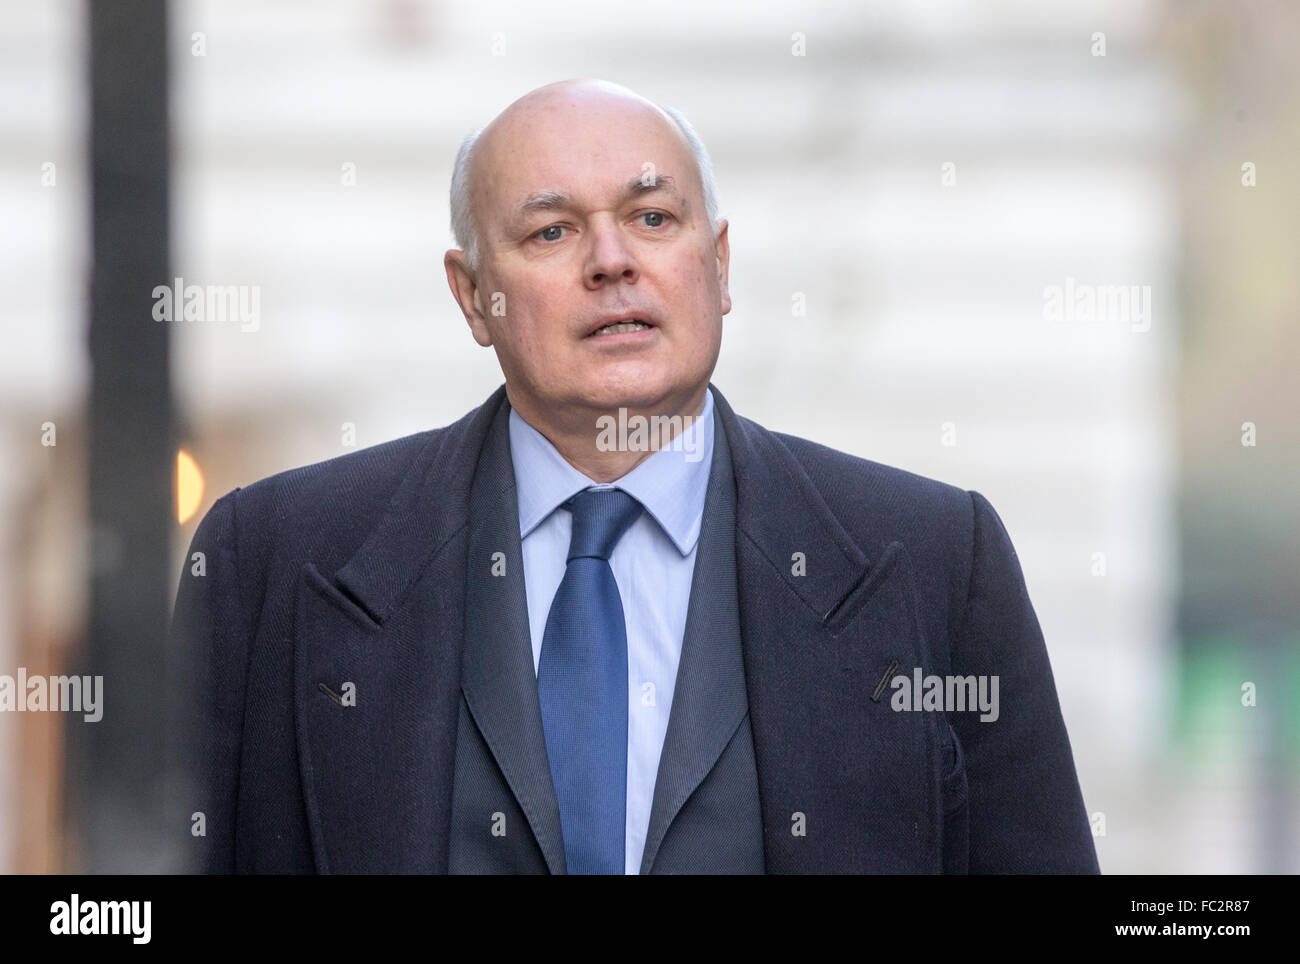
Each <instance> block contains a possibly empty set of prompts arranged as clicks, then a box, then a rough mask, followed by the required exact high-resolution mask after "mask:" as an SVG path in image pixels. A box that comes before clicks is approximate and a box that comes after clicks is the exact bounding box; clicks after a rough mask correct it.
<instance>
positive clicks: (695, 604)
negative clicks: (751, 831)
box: [641, 408, 748, 874]
mask: <svg viewBox="0 0 1300 964" xmlns="http://www.w3.org/2000/svg"><path fill="white" fill-rule="evenodd" d="M735 545H736V540H735V480H734V478H733V475H732V468H731V458H730V455H729V452H728V446H727V439H726V435H725V433H724V432H723V430H722V425H721V421H720V418H719V416H718V412H717V409H716V408H715V409H714V435H713V460H712V464H711V465H710V467H709V483H708V489H707V491H706V493H705V497H704V519H703V522H702V524H701V529H700V540H699V551H698V552H697V553H696V558H695V571H694V573H693V574H692V577H691V596H690V602H689V604H688V607H687V612H686V629H685V632H684V634H683V639H682V655H681V663H680V665H679V667H678V670H677V682H676V686H675V688H674V692H673V705H672V709H671V710H670V711H669V717H668V730H667V732H666V733H665V734H664V746H663V751H662V752H661V754H660V757H659V771H658V773H657V775H656V777H655V787H654V802H653V804H652V806H651V810H650V825H649V827H648V828H647V831H646V842H645V850H644V851H643V852H642V856H641V873H643V874H648V873H650V871H651V868H652V867H653V866H654V862H655V858H656V857H657V856H658V853H659V845H660V844H661V843H663V840H664V835H665V834H666V833H667V832H668V828H669V827H670V826H671V825H672V822H673V820H674V818H676V816H677V813H678V811H680V810H681V808H682V805H683V804H685V803H686V800H687V799H688V798H689V797H690V796H691V794H692V793H694V792H695V790H696V788H697V787H698V786H699V785H700V783H701V782H702V781H703V780H704V778H705V777H706V776H708V774H709V771H710V770H711V769H713V766H714V764H716V763H717V761H718V758H719V756H721V754H722V751H723V750H724V749H725V748H726V746H727V744H728V743H730V742H731V739H732V737H733V736H734V735H735V732H736V728H737V727H738V726H740V724H741V722H742V721H743V720H744V718H745V713H746V712H747V710H748V707H747V705H746V701H745V668H744V664H743V662H742V658H741V639H740V620H739V616H738V613H737V612H736V560H735Z"/></svg>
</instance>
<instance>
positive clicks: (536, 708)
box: [461, 404, 565, 874]
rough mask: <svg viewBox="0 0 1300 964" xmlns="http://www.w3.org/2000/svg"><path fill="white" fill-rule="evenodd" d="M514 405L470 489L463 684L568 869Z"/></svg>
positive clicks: (487, 736) (551, 861)
mask: <svg viewBox="0 0 1300 964" xmlns="http://www.w3.org/2000/svg"><path fill="white" fill-rule="evenodd" d="M509 408H510V406H509V405H508V404H505V405H502V406H501V407H500V408H499V409H498V411H497V416H496V420H495V423H494V425H493V428H492V430H491V432H490V433H489V434H488V439H487V444H486V445H485V446H484V449H483V456H482V459H481V460H480V462H479V468H478V472H477V473H476V475H475V481H474V488H473V495H472V497H471V505H470V518H471V520H472V527H473V531H472V532H471V534H470V549H469V560H468V566H469V568H468V574H467V576H466V581H465V585H466V600H465V602H466V619H465V655H464V670H463V678H462V683H461V686H462V689H463V690H464V693H465V702H466V705H467V706H468V707H469V711H470V715H471V716H472V717H473V719H474V723H475V725H477V726H478V729H479V732H480V733H481V734H482V735H483V740H484V742H486V743H487V745H488V748H489V749H490V750H491V751H492V755H493V757H494V758H495V759H496V762H497V766H498V767H499V768H500V769H501V774H502V776H504V777H505V780H506V783H507V785H509V787H510V790H511V792H512V793H514V795H515V799H516V800H517V801H518V802H519V806H520V809H521V810H522V811H523V813H524V815H525V816H526V817H527V818H528V823H529V826H530V827H531V828H532V831H533V836H534V837H535V838H536V840H537V844H538V846H539V847H541V850H542V854H543V856H544V857H545V858H546V865H547V867H549V868H550V871H551V873H553V874H562V873H564V872H565V859H564V838H563V832H562V830H561V826H560V807H559V803H558V802H557V800H556V797H555V788H554V784H553V783H552V782H551V771H550V765H549V763H548V761H547V756H546V739H545V735H544V731H543V729H542V708H541V703H540V701H539V699H538V695H537V673H536V670H535V669H534V668H533V646H532V640H531V637H530V635H529V631H528V601H527V596H526V594H525V586H524V560H523V550H522V548H521V545H520V539H519V503H518V496H517V493H516V491H515V473H514V465H513V464H512V462H511V458H510V433H509V423H508V418H509Z"/></svg>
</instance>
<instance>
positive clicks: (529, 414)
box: [506, 385, 708, 482]
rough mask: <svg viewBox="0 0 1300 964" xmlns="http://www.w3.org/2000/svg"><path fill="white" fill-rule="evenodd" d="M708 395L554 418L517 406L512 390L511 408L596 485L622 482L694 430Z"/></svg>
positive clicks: (697, 391) (705, 388)
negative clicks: (647, 461) (661, 451)
mask: <svg viewBox="0 0 1300 964" xmlns="http://www.w3.org/2000/svg"><path fill="white" fill-rule="evenodd" d="M707 391H708V386H707V385H705V386H702V387H700V388H698V389H695V390H693V391H692V393H691V394H690V395H689V396H686V397H684V398H683V399H681V400H679V401H676V402H670V401H667V400H665V401H664V402H662V403H661V404H658V405H652V406H645V407H630V406H619V407H615V408H613V409H602V408H586V407H584V408H582V409H581V410H580V411H575V412H571V413H569V414H567V415H566V416H563V417H556V416H555V415H554V414H550V415H549V417H548V413H545V412H544V411H543V410H542V409H541V408H539V407H537V406H535V405H533V404H531V402H530V401H529V400H526V399H519V403H520V404H517V403H516V400H515V398H514V397H512V396H511V395H510V386H509V385H507V386H506V395H507V397H509V398H510V405H511V407H512V408H514V410H515V411H517V412H518V413H519V417H520V418H522V419H523V420H524V421H525V422H527V423H528V424H529V425H531V426H532V427H533V428H535V429H537V431H538V432H540V433H541V434H542V435H543V436H544V437H545V438H546V440H547V441H548V442H550V443H551V444H552V445H553V446H555V450H556V451H557V452H559V453H560V456H561V457H562V458H563V459H564V461H566V462H568V463H569V464H570V465H571V466H573V467H574V468H575V469H577V470H578V471H579V472H581V473H582V474H583V475H585V476H586V477H587V478H589V479H591V480H592V481H594V482H615V481H617V480H618V479H621V478H622V477H623V476H625V475H627V474H628V473H629V472H631V471H632V470H633V469H634V468H636V467H637V466H638V465H640V464H641V463H642V462H644V461H645V460H646V459H648V458H649V457H650V456H651V455H653V454H654V453H655V452H657V451H659V449H661V448H665V447H667V446H668V445H669V444H670V443H671V442H672V441H673V439H675V438H677V436H678V435H680V434H681V433H682V432H684V431H685V430H687V429H688V428H691V427H692V426H693V425H694V423H695V420H696V419H697V418H699V416H700V415H702V414H703V412H704V402H705V397H704V395H705V392H707Z"/></svg>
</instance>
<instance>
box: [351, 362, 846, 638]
mask: <svg viewBox="0 0 1300 964" xmlns="http://www.w3.org/2000/svg"><path fill="white" fill-rule="evenodd" d="M709 388H710V389H711V390H712V392H713V397H714V404H715V406H716V407H717V410H718V414H719V415H720V417H721V420H722V426H723V429H724V431H725V432H726V433H727V440H728V444H729V446H730V449H731V458H732V464H733V467H734V471H735V476H736V527H737V530H738V531H739V533H740V534H742V535H743V536H744V537H745V538H746V539H747V540H749V541H750V542H752V543H753V545H754V546H755V547H756V548H757V549H758V550H759V551H760V552H761V553H762V554H763V555H764V556H765V557H766V558H767V559H768V560H769V561H770V562H771V563H772V565H773V566H774V568H775V569H776V570H777V571H778V572H780V573H781V577H782V580H783V581H784V582H785V583H786V585H787V586H788V587H789V588H790V589H791V591H793V592H794V593H795V595H797V596H798V597H799V598H800V599H801V600H802V601H803V602H804V604H805V605H807V606H808V608H809V609H810V610H812V612H813V613H814V614H815V615H816V617H817V618H818V619H819V620H821V621H822V622H825V621H827V620H828V619H829V617H831V616H832V615H833V614H834V612H835V609H836V607H837V606H838V605H839V604H840V602H841V601H842V600H843V599H844V598H845V597H846V596H847V595H848V594H849V592H850V591H851V590H852V589H853V588H854V586H855V585H856V584H858V583H859V582H860V581H861V580H862V578H863V574H864V572H866V571H867V570H868V569H869V568H870V563H869V560H868V559H867V557H866V555H865V554H864V553H863V551H862V550H861V549H860V548H859V547H858V545H857V544H856V543H855V542H854V541H853V539H852V538H850V536H849V534H848V533H847V532H846V531H845V530H844V527H843V526H841V525H840V523H839V522H838V521H837V520H836V518H835V517H834V515H832V514H831V511H830V509H829V508H828V507H827V505H826V502H825V500H824V499H823V498H822V497H821V495H820V493H818V492H817V490H816V488H815V487H814V486H813V483H812V480H811V479H809V477H808V474H807V473H806V472H805V471H804V470H803V468H802V466H801V465H800V464H799V462H798V460H797V459H796V458H795V457H794V455H792V454H791V452H790V451H789V449H788V448H786V446H785V444H784V443H783V442H782V441H781V438H780V436H779V435H777V434H776V433H774V432H770V431H768V430H767V429H765V428H763V427H762V426H761V425H759V424H757V423H756V422H753V421H751V420H750V419H748V418H743V417H741V416H738V415H736V413H735V412H734V411H733V410H732V408H731V405H730V404H728V402H727V400H726V398H725V397H724V396H723V395H722V393H721V392H720V391H718V389H717V387H716V386H714V385H713V384H710V385H709ZM505 400H506V390H505V385H501V386H500V387H499V388H497V390H496V391H495V392H493V393H492V395H491V396H490V397H489V398H488V399H487V401H486V402H484V403H483V404H482V405H480V406H479V407H478V408H477V409H475V410H474V411H472V412H470V413H469V414H467V415H466V416H465V417H463V418H461V419H460V420H459V421H457V422H455V423H453V424H452V425H449V426H447V427H446V428H444V429H441V430H438V431H434V432H429V433H426V434H427V435H428V440H427V441H426V442H425V445H424V449H423V451H422V452H421V454H420V457H419V458H418V459H417V460H416V462H415V466H414V468H413V470H412V471H411V472H410V473H409V474H408V475H407V477H406V479H405V480H403V482H402V484H401V485H400V486H399V488H398V490H397V492H396V493H395V494H394V496H393V498H392V501H391V503H390V504H389V507H388V511H387V513H386V514H385V515H384V517H383V519H382V520H381V521H380V523H379V525H378V526H376V528H375V529H374V530H373V532H372V533H371V535H370V537H369V538H368V539H367V540H366V541H365V542H364V543H363V544H362V546H361V548H360V549H359V550H358V551H357V552H356V554H355V555H354V556H353V557H352V558H351V559H350V560H349V561H348V562H347V563H346V564H345V565H344V566H343V567H342V568H341V569H339V571H338V573H337V575H336V577H335V581H336V582H337V584H338V585H339V587H340V588H341V589H343V590H344V591H345V592H346V593H347V594H348V595H350V596H351V597H352V598H353V600H354V601H355V602H356V603H357V604H358V605H360V606H361V607H362V608H363V609H364V610H365V611H366V612H367V613H368V614H369V615H370V616H371V618H373V619H374V620H375V622H377V623H380V624H382V623H383V622H384V620H385V619H386V618H387V617H388V615H389V613H390V612H391V611H392V609H393V607H394V606H395V605H398V604H400V603H401V602H402V600H403V598H404V594H405V592H406V590H407V589H408V588H409V587H410V585H411V583H412V582H413V581H414V580H415V578H416V577H417V575H418V574H419V573H420V572H421V571H422V570H423V567H424V564H425V563H427V562H428V561H429V559H430V558H432V557H433V556H434V555H436V554H437V552H438V550H439V549H440V548H441V547H442V546H443V545H444V544H445V543H446V542H447V540H448V539H450V538H451V537H452V536H453V535H455V534H456V533H457V532H458V531H459V530H461V529H463V528H464V527H465V526H466V525H467V524H468V520H469V497H470V483H471V482H472V481H473V475H474V469H475V466H476V465H477V464H478V459H479V455H480V452H481V450H482V448H483V442H484V439H485V438H486V436H487V432H488V429H489V427H490V426H491V424H492V419H493V418H494V417H495V416H496V413H497V410H498V409H499V408H500V407H501V405H502V404H504V403H505ZM791 531H794V532H798V533H800V537H799V544H800V551H801V552H803V553H804V554H805V558H806V559H807V560H813V559H816V560H817V565H818V568H817V578H815V579H808V578H802V577H799V576H796V575H794V574H793V573H792V572H791V569H792V566H791V564H790V552H789V546H790V537H789V533H790V532H791Z"/></svg>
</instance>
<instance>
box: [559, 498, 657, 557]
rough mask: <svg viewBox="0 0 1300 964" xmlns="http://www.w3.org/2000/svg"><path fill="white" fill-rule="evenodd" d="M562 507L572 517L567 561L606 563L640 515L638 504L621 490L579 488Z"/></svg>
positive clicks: (639, 505)
mask: <svg viewBox="0 0 1300 964" xmlns="http://www.w3.org/2000/svg"><path fill="white" fill-rule="evenodd" d="M564 504H565V506H566V507H567V508H568V510H569V512H570V513H571V514H572V515H573V534H572V536H571V537H570V539H569V558H568V560H566V561H568V562H572V561H573V560H574V559H580V558H593V559H605V560H608V559H609V556H610V553H612V552H613V551H614V547H615V546H616V545H618V540H619V539H621V538H623V533H625V532H627V530H628V527H629V526H631V525H632V523H633V522H635V521H636V517H637V516H638V515H640V514H641V503H640V502H638V501H637V500H636V499H634V498H632V496H630V495H628V494H627V493H626V492H624V491H623V490H622V489H583V490H582V491H581V492H579V493H578V494H577V495H575V496H574V497H573V498H572V499H570V500H569V501H568V502H566V503H564Z"/></svg>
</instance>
